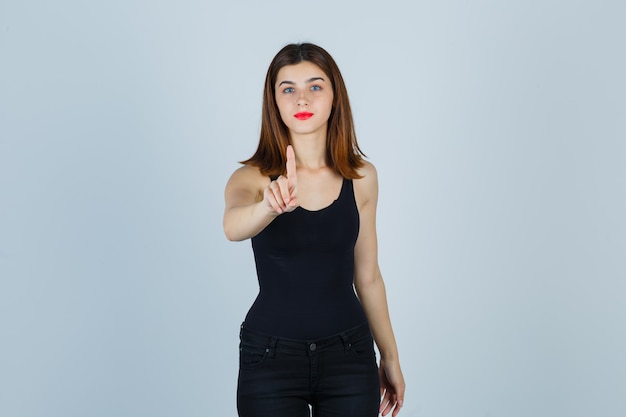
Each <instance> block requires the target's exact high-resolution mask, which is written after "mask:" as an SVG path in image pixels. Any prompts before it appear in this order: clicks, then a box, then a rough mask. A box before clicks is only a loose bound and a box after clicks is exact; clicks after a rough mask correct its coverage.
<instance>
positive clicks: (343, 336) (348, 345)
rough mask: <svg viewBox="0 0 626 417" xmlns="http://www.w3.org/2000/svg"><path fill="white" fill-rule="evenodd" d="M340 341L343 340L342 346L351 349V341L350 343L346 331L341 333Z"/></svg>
mask: <svg viewBox="0 0 626 417" xmlns="http://www.w3.org/2000/svg"><path fill="white" fill-rule="evenodd" d="M340 336H341V341H342V342H343V347H344V349H345V350H350V349H352V343H350V339H349V338H348V335H347V334H346V333H341V335H340Z"/></svg>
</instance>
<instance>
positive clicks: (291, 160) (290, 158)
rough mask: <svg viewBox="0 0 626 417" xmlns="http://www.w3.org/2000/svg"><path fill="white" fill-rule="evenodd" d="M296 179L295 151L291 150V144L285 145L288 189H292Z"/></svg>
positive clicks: (296, 181)
mask: <svg viewBox="0 0 626 417" xmlns="http://www.w3.org/2000/svg"><path fill="white" fill-rule="evenodd" d="M297 183H298V179H297V177H296V153H295V152H294V150H293V146H291V145H289V146H287V184H288V185H289V191H292V190H293V189H294V188H295V186H296V184H297Z"/></svg>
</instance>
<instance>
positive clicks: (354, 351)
mask: <svg viewBox="0 0 626 417" xmlns="http://www.w3.org/2000/svg"><path fill="white" fill-rule="evenodd" d="M348 352H349V353H350V354H351V355H353V356H356V357H357V358H359V359H361V360H364V361H368V362H369V361H372V360H374V361H375V360H376V351H375V350H374V340H373V339H372V337H371V336H368V337H364V338H360V339H358V340H355V341H354V342H351V343H350V349H349V351H348Z"/></svg>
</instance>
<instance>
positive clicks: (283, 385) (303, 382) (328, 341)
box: [237, 323, 380, 417]
mask: <svg viewBox="0 0 626 417" xmlns="http://www.w3.org/2000/svg"><path fill="white" fill-rule="evenodd" d="M240 339H241V343H240V346H239V352H240V353H239V382H238V386H237V409H238V411H239V416H240V417H308V416H309V415H310V414H309V404H310V405H311V408H312V410H313V416H314V417H376V416H378V407H379V405H380V381H379V376H378V366H377V365H376V354H375V352H374V343H373V339H372V335H371V333H370V329H369V326H368V325H367V323H364V324H362V325H360V326H358V327H355V328H353V329H350V330H347V331H345V332H343V333H340V334H338V335H335V336H331V337H326V338H323V339H320V340H315V341H300V340H291V339H281V338H276V337H272V336H266V335H262V334H258V333H255V332H252V331H250V330H248V329H246V327H245V323H244V324H242V325H241V334H240Z"/></svg>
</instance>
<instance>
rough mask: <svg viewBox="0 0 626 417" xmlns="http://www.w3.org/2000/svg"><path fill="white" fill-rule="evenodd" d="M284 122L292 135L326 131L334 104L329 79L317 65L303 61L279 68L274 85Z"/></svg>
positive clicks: (277, 103) (324, 132)
mask: <svg viewBox="0 0 626 417" xmlns="http://www.w3.org/2000/svg"><path fill="white" fill-rule="evenodd" d="M274 91H275V96H276V105H277V106H278V111H279V112H280V117H281V118H282V120H283V123H285V125H286V126H287V128H288V129H289V132H290V133H291V134H292V135H293V134H311V133H323V134H324V137H325V136H326V128H327V126H328V118H329V117H330V112H331V110H332V106H333V88H332V85H331V83H330V79H329V77H328V75H327V74H325V73H324V72H323V71H322V70H321V69H320V68H319V67H318V66H317V65H315V64H313V63H311V62H308V61H303V62H300V63H298V64H295V65H287V66H284V67H282V68H281V69H280V70H279V71H278V76H277V77H276V85H275V86H274Z"/></svg>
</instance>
